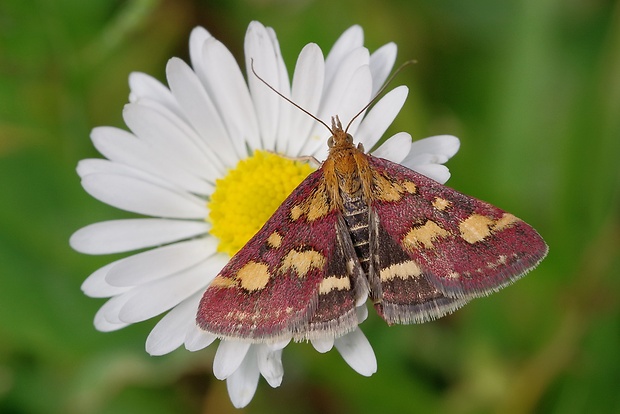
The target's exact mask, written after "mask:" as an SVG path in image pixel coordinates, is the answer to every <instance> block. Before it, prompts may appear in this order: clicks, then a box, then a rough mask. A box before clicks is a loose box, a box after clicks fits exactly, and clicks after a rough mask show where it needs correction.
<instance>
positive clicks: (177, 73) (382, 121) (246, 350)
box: [70, 22, 459, 407]
mask: <svg viewBox="0 0 620 414" xmlns="http://www.w3.org/2000/svg"><path fill="white" fill-rule="evenodd" d="M190 57H191V66H190V65H188V64H186V63H185V62H183V61H182V60H180V59H177V58H172V59H171V60H170V61H169V62H168V65H167V67H166V77H167V80H168V86H165V85H163V84H162V83H160V82H158V81H157V80H155V79H154V78H152V77H150V76H148V75H146V74H143V73H133V74H131V75H130V78H129V84H130V88H131V93H130V96H129V101H130V102H129V103H128V104H127V105H126V106H125V108H124V110H123V117H124V120H125V123H126V124H127V127H128V128H129V129H130V131H131V132H127V131H125V130H122V129H118V128H114V127H98V128H95V129H94V130H93V131H92V134H91V138H92V141H93V143H94V145H95V147H96V148H97V150H98V151H99V152H100V153H101V154H102V155H103V156H104V157H105V158H106V159H87V160H82V161H81V162H80V163H79V165H78V168H77V171H78V173H79V175H80V177H81V179H82V185H83V187H84V189H85V190H86V191H87V192H88V193H89V194H90V195H92V196H93V197H95V198H96V199H98V200H100V201H102V202H104V203H107V204H109V205H111V206H114V207H116V208H119V209H122V210H126V211H129V212H133V213H137V214H138V215H140V216H149V217H139V218H132V219H124V220H112V221H106V222H101V223H95V224H92V225H89V226H87V227H84V228H82V229H80V230H78V231H77V232H76V233H75V234H73V236H72V237H71V241H70V242H71V246H72V247H73V248H74V249H76V250H78V251H80V252H82V253H87V254H110V253H120V252H129V251H135V250H140V252H139V253H136V254H134V255H132V256H129V257H126V258H123V259H120V260H117V261H115V262H113V263H110V264H108V265H107V266H104V267H102V268H101V269H99V270H97V271H95V272H94V273H93V274H92V275H90V276H89V277H88V278H87V279H86V281H85V282H84V284H83V285H82V289H83V291H84V293H85V294H87V295H88V296H92V297H96V298H109V299H108V301H107V302H106V303H105V304H104V305H103V306H102V307H101V309H100V310H99V311H98V312H97V314H96V316H95V321H94V324H95V327H96V328H97V329H98V330H100V331H114V330H117V329H121V328H124V327H126V326H128V325H131V324H133V323H137V322H140V321H144V320H147V319H150V318H153V317H155V316H157V315H160V314H165V315H164V316H163V317H162V318H161V320H160V321H159V322H158V323H157V325H156V326H155V327H154V328H153V330H152V331H151V333H150V335H149V336H148V338H147V340H146V350H147V352H148V353H150V354H151V355H163V354H166V353H169V352H171V351H173V350H174V349H176V348H178V347H180V346H184V347H185V348H187V349H188V350H190V351H196V350H199V349H203V348H205V347H206V346H208V345H210V344H211V343H213V342H214V341H215V340H216V339H217V338H216V337H215V336H214V335H211V334H209V333H207V332H205V331H202V330H201V329H199V328H198V327H197V325H196V321H195V320H196V311H197V308H198V303H199V301H200V299H201V297H202V295H203V293H204V291H205V289H206V288H207V287H208V286H209V283H210V282H211V281H212V280H213V278H214V277H215V276H216V275H217V274H218V273H219V271H220V270H221V269H222V267H223V266H224V265H225V264H226V263H227V261H228V260H229V258H230V257H231V256H232V255H233V254H234V253H236V252H237V251H238V250H239V249H240V248H241V247H242V246H243V245H244V244H245V242H247V241H248V240H249V239H250V238H251V236H253V235H254V233H255V232H256V231H258V230H259V229H260V227H261V226H262V225H263V224H264V223H265V221H266V220H267V219H268V218H269V216H270V215H271V214H272V213H273V212H274V211H275V210H276V208H277V207H278V205H279V204H280V203H281V202H282V201H283V200H284V199H285V198H286V196H287V195H288V194H290V192H291V191H292V190H293V189H294V188H295V187H296V186H297V185H298V184H299V183H300V182H301V181H302V180H303V179H304V178H305V177H306V176H307V175H308V174H309V173H310V172H311V170H312V168H311V167H310V166H309V165H308V164H305V163H300V162H296V161H292V160H291V158H293V157H299V156H314V157H315V158H317V159H318V160H323V159H325V157H326V156H327V144H326V141H327V138H328V137H327V136H326V135H328V134H327V133H326V131H325V129H324V126H322V125H319V124H318V123H317V122H316V121H314V120H313V119H312V118H310V117H309V116H307V115H306V114H304V113H303V112H301V111H300V110H298V109H297V108H295V107H293V106H292V105H291V104H290V103H288V102H286V101H285V100H284V99H282V98H281V97H279V96H277V95H276V94H275V93H273V91H271V90H269V89H268V88H267V87H266V86H265V85H264V84H262V83H261V82H260V80H259V79H258V78H257V77H256V76H254V75H253V74H252V72H251V70H247V71H246V72H247V73H246V77H245V78H244V76H243V74H242V71H241V69H240V68H239V65H238V64H237V63H236V62H235V59H234V57H233V55H232V54H231V53H230V51H228V49H226V47H225V46H224V45H223V44H222V43H220V42H218V41H217V40H216V39H215V38H213V37H212V36H211V35H210V34H209V33H208V32H207V31H206V30H205V29H203V28H201V27H198V28H196V29H194V30H193V31H192V33H191V36H190ZM395 59H396V46H395V45H394V44H393V43H389V44H387V45H385V46H383V47H381V48H379V49H378V50H377V51H375V52H374V53H372V54H370V53H369V51H368V50H367V49H366V48H365V47H364V46H363V32H362V29H361V28H360V27H359V26H353V27H351V28H350V29H348V30H347V31H345V32H344V34H342V36H341V37H340V38H339V39H338V40H337V41H336V43H335V44H334V46H333V47H332V49H331V51H330V52H329V54H328V55H327V58H324V57H323V54H322V52H321V49H320V48H319V47H318V46H317V45H316V44H313V43H311V44H308V45H307V46H306V47H304V48H303V50H302V51H301V53H300V54H299V57H298V59H297V63H296V66H295V71H294V74H293V78H292V81H290V80H289V75H288V72H287V70H286V67H285V64H284V61H283V59H282V57H281V55H280V48H279V45H278V41H277V38H276V35H275V33H274V31H273V30H272V29H271V28H266V27H264V26H263V25H262V24H260V23H258V22H252V23H251V24H250V25H249V28H248V30H247V34H246V37H245V66H246V68H249V67H250V61H251V60H253V62H254V68H255V70H256V72H257V73H258V74H260V75H261V77H263V78H264V79H265V80H266V81H267V82H268V83H269V84H270V85H272V86H273V87H275V88H276V89H277V90H279V91H281V92H282V93H283V94H284V95H285V96H287V97H290V99H292V100H293V101H294V102H296V103H297V104H299V105H300V106H302V107H303V108H305V109H306V110H308V111H309V112H311V113H313V114H316V115H317V116H318V117H319V118H320V119H323V120H328V119H329V118H330V117H331V116H332V115H339V117H340V119H342V120H348V119H352V118H353V116H354V115H355V114H356V113H357V112H358V111H359V110H360V109H361V108H363V107H364V105H366V104H367V103H368V102H369V101H370V99H371V98H372V97H373V96H374V95H375V94H376V93H377V91H378V90H379V89H380V87H381V86H382V85H383V83H384V82H385V80H386V78H387V76H388V74H389V72H390V71H391V69H392V67H393V64H394V61H395ZM246 79H247V82H246ZM406 96H407V88H406V87H404V86H401V87H397V88H395V89H393V90H392V91H390V92H389V93H387V94H386V95H385V96H384V97H383V98H382V99H381V100H379V101H378V102H377V103H376V104H375V105H374V107H373V108H372V109H371V110H369V111H367V113H366V114H365V116H363V117H359V118H358V119H357V120H356V122H354V123H353V125H352V126H351V127H350V128H349V132H350V133H351V134H352V135H353V136H354V137H355V140H356V142H361V143H362V144H363V145H364V147H365V148H375V147H376V144H377V143H378V142H379V139H380V138H381V137H382V135H383V134H384V132H385V131H386V129H387V128H388V126H389V125H390V124H391V123H392V121H393V120H394V118H395V117H396V115H397V113H398V112H399V111H400V109H401V107H402V105H403V103H404V101H405V98H406ZM458 146H459V141H458V139H457V138H455V137H452V136H437V137H431V138H427V139H424V140H421V141H418V142H415V143H412V142H411V137H410V135H409V134H406V133H399V134H396V135H394V136H393V137H391V138H390V139H388V140H387V141H386V142H385V143H384V144H383V145H381V146H379V147H378V148H377V149H376V150H375V151H374V152H373V154H374V155H376V156H379V157H383V158H387V159H389V160H391V161H395V162H400V163H402V164H403V165H406V166H407V167H409V168H412V169H415V170H417V171H419V172H421V173H423V174H425V175H427V176H429V177H431V178H433V179H435V180H437V181H440V182H442V183H443V182H445V181H446V180H447V179H448V177H449V172H448V170H447V168H446V167H445V166H443V165H442V164H443V163H444V162H446V161H447V160H448V159H449V158H450V157H451V156H452V155H454V154H455V153H456V151H457V150H458ZM276 154H278V155H276ZM358 312H359V320H363V319H365V317H366V314H367V311H366V307H365V306H361V307H359V308H358ZM288 342H289V341H286V340H285V341H282V342H281V343H277V344H249V343H247V342H237V341H231V340H221V341H220V342H219V345H218V348H217V352H216V354H215V359H214V362H213V371H214V374H215V376H216V377H217V378H219V379H226V380H227V387H228V391H229V394H230V398H231V400H232V402H233V404H234V405H235V406H236V407H243V406H245V405H247V404H248V403H249V402H250V400H251V399H252V397H253V395H254V393H255V391H256V387H257V384H258V380H259V377H260V376H261V375H262V376H263V377H264V378H265V380H266V381H267V382H268V383H269V385H271V386H272V387H277V386H279V385H280V383H281V381H282V376H283V372H284V371H283V367H282V361H281V355H282V350H283V348H284V347H285V346H286V345H287V344H288ZM312 345H313V346H314V347H315V348H316V350H317V351H319V352H327V351H329V350H330V349H332V348H333V347H335V348H336V349H337V350H338V351H339V352H340V354H341V355H342V357H343V358H344V360H345V361H346V362H347V363H348V364H349V365H350V366H351V367H352V368H353V369H354V370H356V371H357V372H359V373H360V374H362V375H366V376H369V375H371V374H373V373H374V372H375V371H376V369H377V362H376V359H375V356H374V353H373V351H372V348H371V346H370V344H369V342H368V340H367V339H366V337H365V336H364V335H363V333H362V332H361V330H360V329H359V327H358V328H357V329H356V330H355V331H353V332H351V333H348V334H346V335H344V336H342V337H339V338H330V339H327V340H325V339H322V340H320V341H319V340H316V341H312Z"/></svg>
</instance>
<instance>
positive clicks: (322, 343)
mask: <svg viewBox="0 0 620 414" xmlns="http://www.w3.org/2000/svg"><path fill="white" fill-rule="evenodd" d="M310 342H311V343H312V346H313V347H314V349H316V350H317V352H320V353H322V354H324V353H325V352H327V351H330V350H331V349H332V348H333V347H334V338H320V339H312V340H311V341H310Z"/></svg>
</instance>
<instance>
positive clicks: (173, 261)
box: [106, 237, 218, 286]
mask: <svg viewBox="0 0 620 414" xmlns="http://www.w3.org/2000/svg"><path fill="white" fill-rule="evenodd" d="M217 243H218V242H217V240H216V239H215V238H214V237H203V238H200V239H195V240H189V241H186V242H179V243H174V244H170V245H167V246H163V247H160V248H157V249H153V250H148V251H146V252H142V253H139V254H135V255H133V256H130V257H127V258H126V259H124V260H121V261H119V262H118V263H117V264H116V265H115V266H114V267H112V269H110V271H109V272H108V275H107V276H106V281H107V282H108V283H110V284H111V285H113V286H137V285H140V284H143V283H148V282H151V281H153V280H157V279H159V278H162V277H164V276H169V275H172V274H175V273H177V272H180V271H182V270H185V269H187V268H189V267H191V266H194V265H196V264H198V263H199V262H202V261H203V260H205V259H207V258H208V257H209V256H212V255H213V254H214V253H215V250H216V248H217Z"/></svg>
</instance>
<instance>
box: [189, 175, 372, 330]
mask: <svg viewBox="0 0 620 414" xmlns="http://www.w3.org/2000/svg"><path fill="white" fill-rule="evenodd" d="M342 225H343V223H342V216H341V213H340V212H339V211H338V210H337V209H335V208H332V207H331V203H330V201H329V199H328V193H327V190H326V187H325V182H324V179H323V172H322V170H320V169H319V170H317V171H315V172H313V173H312V174H310V175H309V176H308V177H307V178H306V179H305V180H304V181H303V182H302V183H301V184H300V185H299V186H298V187H297V188H296V189H295V190H294V191H293V192H292V193H291V195H290V196H289V197H288V198H287V199H286V200H285V201H284V202H283V203H282V204H281V205H280V207H278V209H277V210H276V212H275V213H274V214H273V215H272V216H271V218H269V220H268V221H267V222H266V223H265V225H264V226H263V227H262V228H261V229H260V230H259V231H258V233H256V235H254V237H252V239H250V241H248V243H247V244H246V245H245V246H244V247H243V248H242V249H241V250H240V251H239V252H238V253H237V254H236V255H235V256H233V257H232V258H231V259H230V261H229V262H228V264H227V265H226V266H225V267H224V268H223V269H222V271H221V272H220V273H219V275H218V276H217V277H216V278H215V279H214V280H213V282H212V283H211V284H210V286H209V287H208V288H207V290H206V291H205V293H204V295H203V297H202V299H201V301H200V304H199V307H198V312H197V316H196V321H197V324H198V326H199V327H200V328H202V329H204V330H205V331H208V332H210V333H213V334H215V335H217V336H219V337H221V338H229V339H230V338H234V339H237V340H239V339H241V340H248V341H250V342H276V341H279V340H282V339H288V338H290V337H291V336H292V337H294V338H296V339H312V338H315V337H321V336H322V335H327V332H328V331H330V332H343V333H346V332H348V331H350V330H352V329H354V327H355V326H357V318H356V316H355V312H354V308H355V302H356V297H357V296H360V295H362V294H363V285H360V284H357V283H356V281H355V280H354V281H351V280H346V281H345V280H336V277H337V278H338V279H340V278H341V277H342V278H345V277H346V278H348V277H349V276H351V275H355V272H356V271H357V270H356V269H357V268H359V263H357V265H356V264H355V263H354V264H353V266H349V267H344V268H342V264H341V263H346V260H349V259H351V257H350V255H351V253H350V252H351V251H352V250H353V247H352V246H351V248H350V249H349V247H348V246H346V239H345V240H344V241H343V240H342V237H341V236H340V235H339V232H342ZM343 259H344V260H343ZM355 260H357V259H355ZM341 270H344V271H345V272H341ZM362 275H363V272H362ZM356 278H357V276H356ZM347 286H348V287H347ZM345 288H346V289H345ZM323 291H325V293H322V292H323ZM356 292H357V293H356ZM335 298H338V299H339V300H341V301H342V303H335V302H334V300H335ZM336 306H337V308H335V307H336Z"/></svg>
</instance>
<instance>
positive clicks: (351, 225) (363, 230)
mask: <svg viewBox="0 0 620 414" xmlns="http://www.w3.org/2000/svg"><path fill="white" fill-rule="evenodd" d="M341 195H342V204H343V205H342V207H343V209H342V212H343V215H344V220H345V223H346V224H347V228H348V230H349V235H350V236H351V241H352V242H353V248H354V249H355V255H356V256H357V258H358V260H359V261H360V264H361V265H362V269H364V272H365V273H366V274H367V275H368V269H369V266H370V231H369V214H368V204H367V203H366V201H365V200H364V198H363V196H362V192H361V191H359V192H358V193H357V194H356V195H351V194H349V193H346V192H342V193H341Z"/></svg>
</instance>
